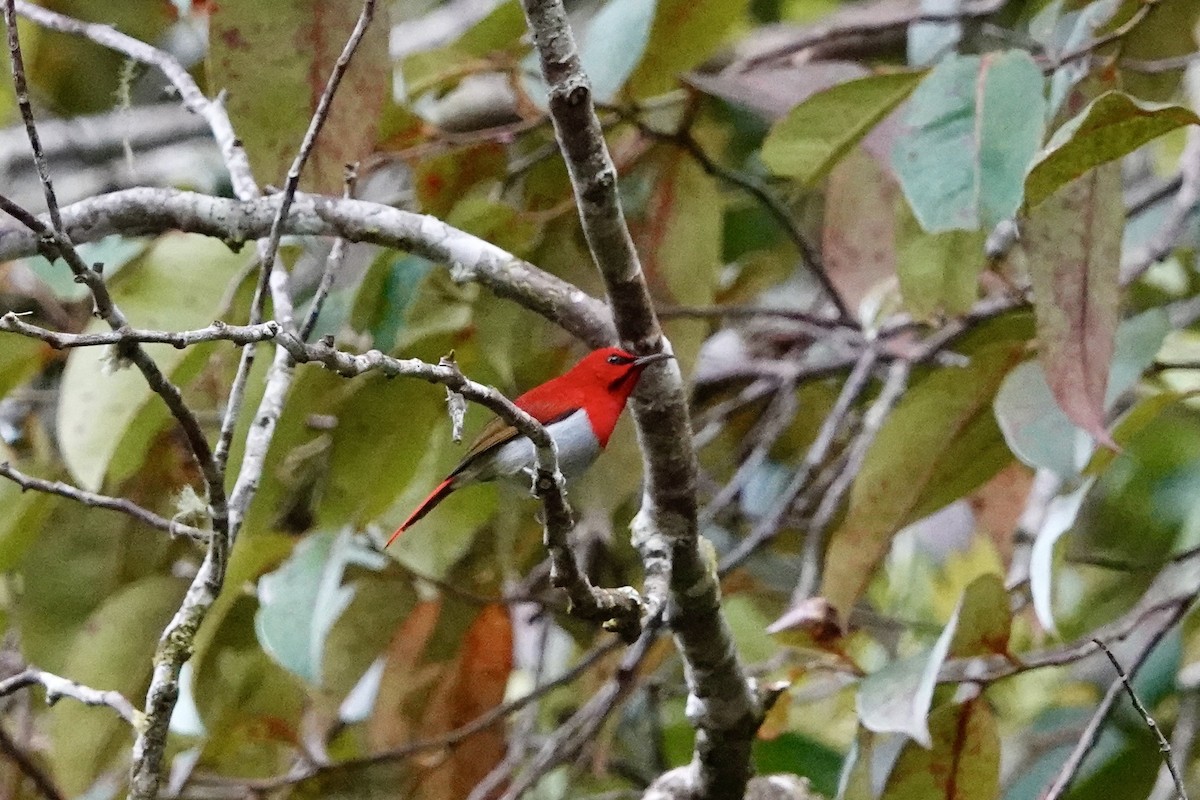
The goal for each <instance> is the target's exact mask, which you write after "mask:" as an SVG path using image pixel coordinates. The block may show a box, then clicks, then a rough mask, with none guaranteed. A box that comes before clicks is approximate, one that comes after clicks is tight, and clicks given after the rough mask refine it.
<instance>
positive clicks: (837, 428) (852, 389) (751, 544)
mask: <svg viewBox="0 0 1200 800" xmlns="http://www.w3.org/2000/svg"><path fill="white" fill-rule="evenodd" d="M878 357H879V356H878V352H877V351H876V350H875V349H874V348H868V349H867V350H864V351H863V352H862V354H861V355H860V356H859V358H858V361H857V362H856V363H855V365H854V368H853V369H852V370H851V371H850V375H849V377H847V378H846V383H845V384H844V385H843V386H842V391H841V393H840V394H839V395H838V398H837V400H836V401H835V402H834V405H833V408H832V409H830V411H829V413H828V414H826V415H825V419H824V420H823V421H822V422H821V427H820V429H819V430H818V431H817V436H816V438H815V439H813V443H812V444H811V445H809V448H808V452H807V453H805V455H804V460H803V461H802V462H801V463H800V466H799V467H798V468H797V469H796V472H795V474H794V475H793V476H792V480H791V481H790V482H789V483H788V486H787V488H785V489H784V490H783V493H782V494H781V495H780V496H779V499H778V500H776V501H775V504H774V505H773V506H772V507H771V509H770V511H768V512H767V514H766V515H765V516H764V517H763V519H762V521H760V522H759V523H758V524H757V525H755V526H754V529H753V530H752V531H751V532H750V533H749V534H748V535H747V536H746V537H745V538H744V539H742V541H741V542H739V543H738V546H737V547H736V548H735V549H734V550H732V551H730V552H729V553H728V554H727V555H726V556H725V558H724V559H723V560H722V561H721V572H722V573H728V572H729V571H731V570H734V569H737V568H738V567H739V566H741V564H743V563H744V562H745V561H746V559H748V558H749V557H750V556H751V555H753V554H754V553H755V551H757V550H758V548H760V547H762V545H763V544H765V543H766V542H768V541H770V539H771V538H772V537H774V536H775V534H776V533H778V531H779V529H780V528H781V527H782V525H783V523H784V520H785V518H786V517H787V515H788V513H789V512H790V511H791V510H792V509H793V507H794V506H795V504H796V499H797V498H798V497H799V496H800V493H801V492H803V491H804V490H805V487H807V486H808V484H809V480H810V479H811V477H812V473H813V471H814V470H815V469H816V468H817V467H819V466H820V465H821V464H823V463H824V462H825V459H826V458H827V457H828V456H829V451H830V448H832V447H833V443H834V442H835V441H836V440H837V436H838V433H839V432H841V431H842V429H843V428H844V427H845V423H846V420H847V418H848V417H849V414H850V410H851V408H852V407H853V405H854V403H855V402H856V401H857V400H858V398H859V396H860V395H861V394H862V393H863V390H864V389H866V387H867V384H868V382H869V381H870V379H871V372H872V370H873V369H874V367H875V364H876V361H877V360H878Z"/></svg>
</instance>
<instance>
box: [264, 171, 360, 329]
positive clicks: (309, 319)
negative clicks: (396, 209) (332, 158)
mask: <svg viewBox="0 0 1200 800" xmlns="http://www.w3.org/2000/svg"><path fill="white" fill-rule="evenodd" d="M357 181H358V165H357V164H355V165H353V166H348V167H346V187H345V190H344V191H343V192H342V197H344V198H346V199H347V200H349V199H350V198H351V197H353V196H354V186H355V184H356V183H357ZM292 195H293V199H294V197H295V192H293V193H292ZM281 202H282V201H281ZM281 207H282V206H281ZM348 246H349V242H347V241H346V240H345V239H342V238H339V239H337V241H335V242H334V243H333V249H331V250H330V251H329V255H328V256H327V257H326V259H325V268H324V269H323V270H321V280H320V281H319V282H318V283H317V290H316V291H315V292H314V293H313V298H312V302H311V303H310V304H309V307H308V313H307V314H305V316H304V322H302V323H300V339H301V340H302V341H305V342H307V341H308V338H309V337H310V336H312V332H313V329H315V328H316V327H317V319H318V318H319V317H320V316H321V309H322V308H323V307H324V305H325V298H327V297H329V290H330V289H332V288H333V279H334V278H335V277H337V274H338V272H340V271H341V269H342V262H344V261H345V260H346V248H347V247H348Z"/></svg>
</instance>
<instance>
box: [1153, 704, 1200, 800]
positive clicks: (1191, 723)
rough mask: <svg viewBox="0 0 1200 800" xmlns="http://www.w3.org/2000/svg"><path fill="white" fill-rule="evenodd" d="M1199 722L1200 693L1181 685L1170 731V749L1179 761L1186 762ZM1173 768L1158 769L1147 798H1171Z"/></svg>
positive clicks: (1154, 799) (1172, 794)
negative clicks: (1176, 712)
mask: <svg viewBox="0 0 1200 800" xmlns="http://www.w3.org/2000/svg"><path fill="white" fill-rule="evenodd" d="M1197 724H1200V694H1197V692H1196V689H1195V687H1181V688H1180V692H1179V713H1178V714H1177V715H1176V717H1175V726H1174V730H1172V731H1171V751H1172V752H1173V753H1174V754H1175V757H1176V758H1177V759H1179V761H1180V762H1182V763H1184V764H1186V763H1187V762H1188V759H1189V757H1190V754H1191V752H1192V745H1193V744H1195V742H1196V726H1197ZM1174 772H1175V771H1174V770H1173V769H1171V768H1170V767H1169V766H1168V765H1166V764H1164V765H1163V766H1162V768H1161V769H1160V770H1159V771H1158V779H1157V780H1155V782H1154V788H1153V789H1152V790H1151V791H1150V795H1149V797H1148V798H1147V800H1173V798H1174V797H1175V796H1176V795H1175V775H1174Z"/></svg>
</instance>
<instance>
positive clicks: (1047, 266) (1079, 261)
mask: <svg viewBox="0 0 1200 800" xmlns="http://www.w3.org/2000/svg"><path fill="white" fill-rule="evenodd" d="M1124 225H1125V205H1124V202H1123V201H1122V197H1121V168H1120V165H1119V164H1116V163H1111V164H1106V165H1104V166H1101V167H1098V168H1096V169H1095V170H1092V171H1091V172H1089V173H1088V174H1087V175H1084V176H1083V177H1082V178H1079V179H1077V180H1075V181H1072V182H1071V183H1069V184H1067V185H1066V186H1063V187H1062V188H1060V189H1059V190H1058V191H1057V192H1055V193H1054V195H1053V197H1052V198H1051V199H1050V200H1049V201H1047V202H1045V203H1043V204H1042V205H1041V206H1039V207H1038V208H1037V209H1036V210H1035V211H1034V213H1033V215H1032V216H1031V217H1030V219H1029V221H1028V224H1027V225H1026V226H1025V231H1024V237H1023V244H1024V248H1025V253H1026V255H1027V259H1028V269H1029V276H1030V279H1031V281H1032V283H1033V307H1034V311H1035V313H1036V318H1037V329H1038V343H1039V345H1040V351H1039V354H1040V356H1041V362H1042V368H1043V369H1044V370H1045V372H1046V382H1047V383H1048V384H1049V385H1050V391H1051V392H1052V393H1053V395H1054V399H1055V400H1056V401H1057V402H1058V405H1059V407H1060V408H1062V410H1063V411H1064V412H1066V415H1067V417H1068V418H1069V419H1070V420H1071V421H1072V422H1074V423H1075V424H1076V425H1078V426H1079V427H1080V428H1083V429H1084V430H1085V431H1087V432H1088V433H1089V434H1091V435H1092V436H1094V437H1095V438H1096V439H1097V440H1099V441H1101V442H1105V443H1108V442H1110V441H1111V440H1110V438H1109V435H1108V431H1107V429H1106V428H1105V418H1104V409H1105V405H1104V400H1105V391H1106V388H1107V386H1108V379H1109V375H1108V373H1109V367H1110V366H1111V364H1112V358H1113V349H1114V342H1115V338H1116V332H1117V324H1118V322H1119V313H1120V303H1121V295H1120V286H1119V283H1118V281H1119V278H1120V270H1121V233H1122V231H1123V230H1124Z"/></svg>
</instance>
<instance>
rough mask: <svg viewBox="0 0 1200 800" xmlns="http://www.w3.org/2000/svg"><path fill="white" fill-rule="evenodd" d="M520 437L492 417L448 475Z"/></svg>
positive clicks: (564, 415) (562, 416)
mask: <svg viewBox="0 0 1200 800" xmlns="http://www.w3.org/2000/svg"><path fill="white" fill-rule="evenodd" d="M576 411H578V409H575V408H571V409H567V410H566V411H565V412H563V413H561V414H559V415H557V416H555V417H553V418H552V419H547V420H544V421H543V422H542V424H543V425H551V424H553V423H555V422H559V421H561V420H564V419H566V418H567V417H569V416H571V415H572V414H574V413H575V412H576ZM520 435H521V432H520V431H518V430H517V429H516V428H514V427H513V426H512V425H509V424H508V423H507V422H505V421H504V420H502V419H500V418H499V417H493V418H492V419H491V421H489V422H488V424H487V425H484V426H483V430H481V431H480V432H479V436H477V437H476V439H475V441H474V442H472V443H471V447H470V449H469V450H467V454H466V455H465V456H463V459H462V461H460V462H458V466H457V467H455V468H454V471H453V472H451V473H450V475H452V476H453V475H457V474H458V473H460V472H462V471H463V470H464V469H466V467H467V465H468V464H470V463H471V462H472V461H474V460H475V459H476V458H478V457H479V456H481V455H483V454H484V453H486V452H488V451H489V450H492V449H494V448H497V447H500V446H502V445H504V444H507V443H508V442H511V441H512V440H513V439H515V438H517V437H518V436H520Z"/></svg>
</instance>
